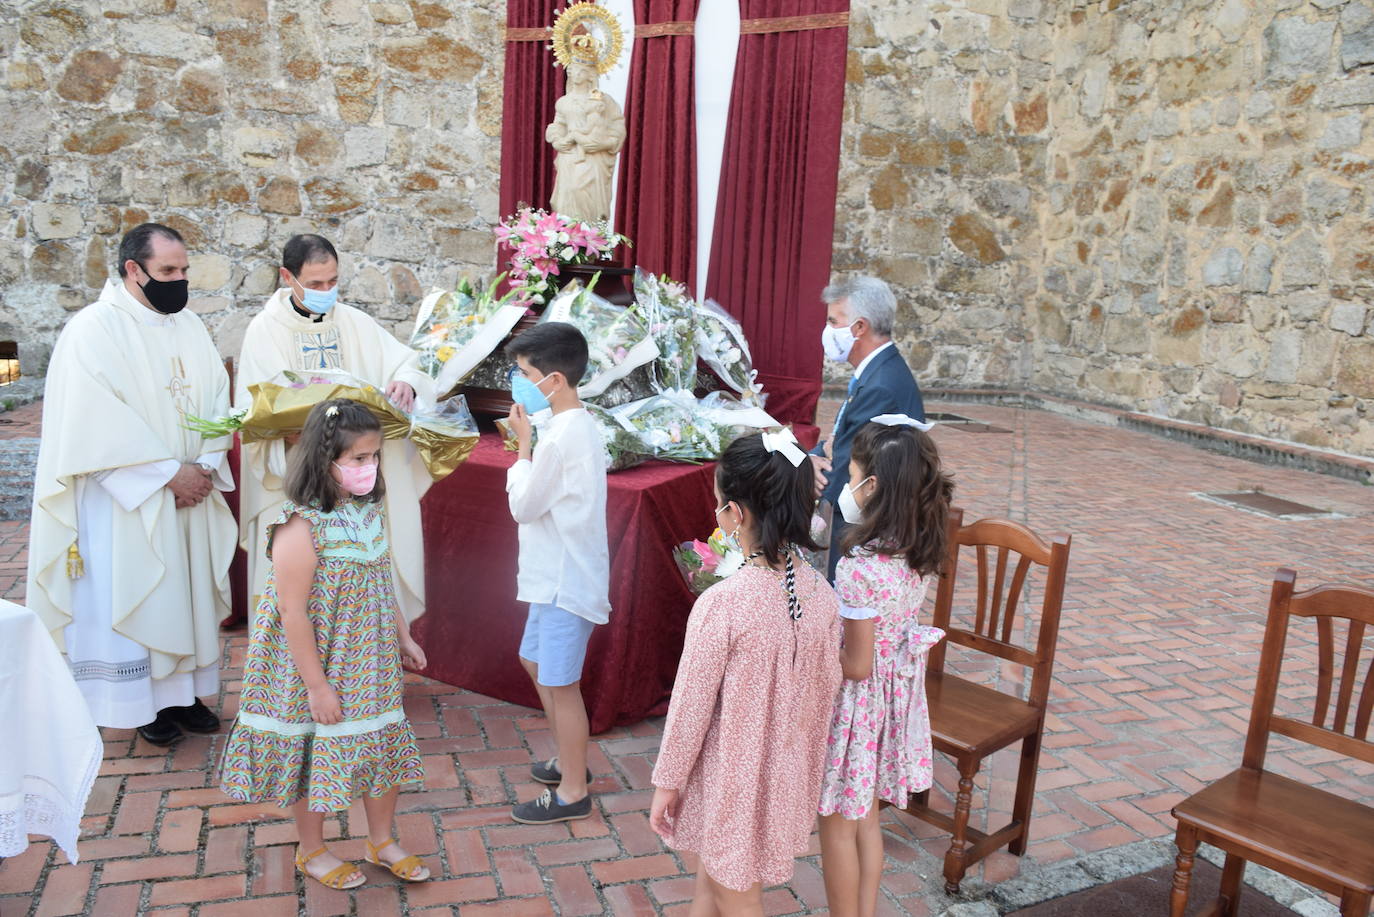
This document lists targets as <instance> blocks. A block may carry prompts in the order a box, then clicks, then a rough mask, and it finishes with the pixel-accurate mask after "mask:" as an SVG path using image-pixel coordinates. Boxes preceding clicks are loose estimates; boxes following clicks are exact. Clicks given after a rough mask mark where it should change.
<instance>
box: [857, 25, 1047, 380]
mask: <svg viewBox="0 0 1374 917" xmlns="http://www.w3.org/2000/svg"><path fill="white" fill-rule="evenodd" d="M1047 35H1048V29H1047V27H1046V25H1045V23H1044V22H1043V21H1042V11H1041V4H1040V2H1039V0H967V2H953V3H924V2H911V0H872V2H865V3H856V4H855V5H854V10H853V13H852V21H851V26H850V36H849V42H850V51H849V67H848V74H847V88H846V93H845V109H846V110H845V128H844V134H843V140H842V147H841V153H840V157H841V166H840V194H839V202H838V209H837V212H836V220H835V256H834V267H835V270H836V271H837V272H844V271H852V270H862V271H868V272H871V273H875V274H878V275H879V276H882V277H884V278H886V279H887V280H888V281H889V282H891V283H892V284H893V285H894V287H895V288H896V290H897V293H898V301H899V303H900V304H901V309H900V311H899V314H898V320H897V329H896V337H897V340H898V341H899V343H900V345H901V346H902V348H903V351H904V352H905V353H906V355H907V358H908V362H909V363H910V365H911V367H912V369H913V370H915V371H916V372H917V374H918V377H919V378H920V379H921V381H922V383H923V384H927V385H929V384H931V383H936V384H966V383H969V382H973V383H977V384H983V383H988V384H996V385H1007V386H1019V385H1021V384H1023V383H1024V382H1025V380H1026V379H1027V378H1028V376H1029V373H1030V365H1031V360H1032V357H1033V351H1032V343H1033V342H1032V340H1031V339H1030V338H1029V337H1028V336H1027V334H1026V328H1025V322H1024V321H1023V318H1022V315H1021V309H1020V307H1019V306H1018V305H1016V304H1017V303H1019V302H1021V301H1024V300H1027V299H1029V298H1030V297H1032V296H1033V295H1034V294H1035V292H1036V290H1037V288H1038V286H1039V283H1040V258H1041V256H1042V251H1043V243H1042V241H1041V228H1040V224H1041V216H1040V213H1039V210H1040V207H1039V198H1040V197H1041V196H1042V193H1041V189H1042V188H1043V185H1044V181H1043V176H1044V174H1045V172H1046V168H1047V165H1046V154H1047V149H1048V146H1049V140H1050V132H1049V129H1048V105H1049V94H1050V91H1051V88H1052V85H1051V76H1052V69H1051V66H1050V59H1051V54H1052V51H1053V49H1052V46H1051V44H1050V42H1049V40H1048V37H1047ZM832 371H833V367H832Z"/></svg>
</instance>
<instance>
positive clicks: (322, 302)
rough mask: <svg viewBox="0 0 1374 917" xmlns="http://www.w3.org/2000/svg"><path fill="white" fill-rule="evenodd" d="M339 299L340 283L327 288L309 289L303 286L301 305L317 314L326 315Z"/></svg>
mask: <svg viewBox="0 0 1374 917" xmlns="http://www.w3.org/2000/svg"><path fill="white" fill-rule="evenodd" d="M338 301H339V285H338V284H337V283H336V284H334V286H332V287H330V288H329V289H327V290H307V289H306V288H305V287H301V305H302V306H305V308H306V309H308V310H309V311H311V312H314V313H315V314H316V315H325V314H327V313H328V312H329V310H330V309H332V308H334V303H336V302H338Z"/></svg>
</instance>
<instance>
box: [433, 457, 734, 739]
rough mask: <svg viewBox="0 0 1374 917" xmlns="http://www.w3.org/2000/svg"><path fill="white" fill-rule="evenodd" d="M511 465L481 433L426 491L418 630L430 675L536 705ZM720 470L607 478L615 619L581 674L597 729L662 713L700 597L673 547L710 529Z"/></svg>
mask: <svg viewBox="0 0 1374 917" xmlns="http://www.w3.org/2000/svg"><path fill="white" fill-rule="evenodd" d="M514 462H515V455H514V453H511V452H507V451H505V449H504V448H503V447H502V445H501V442H500V440H499V439H498V438H497V436H496V435H495V434H492V433H486V434H483V436H482V439H481V441H480V443H479V444H478V446H477V448H476V449H475V450H473V453H472V455H471V456H470V457H469V458H468V460H467V462H466V463H464V464H463V465H462V466H461V467H459V468H458V470H457V471H455V472H454V473H453V474H451V475H449V476H448V477H447V478H445V479H444V480H442V481H440V482H439V483H437V484H435V485H434V486H433V487H432V488H431V489H430V491H429V493H428V494H426V496H425V498H424V500H423V501H422V503H421V508H422V511H423V518H424V538H425V589H426V593H427V595H426V611H425V615H424V617H422V618H420V619H419V620H418V621H416V622H415V623H414V624H413V625H412V627H411V632H412V633H413V634H414V636H415V638H416V640H418V641H419V642H420V645H421V646H423V647H424V649H425V653H426V655H427V656H428V657H429V668H428V669H426V670H425V674H426V675H428V676H429V677H431V678H437V679H438V680H440V681H443V682H447V683H449V684H452V685H458V686H460V687H463V688H466V689H467V690H469V691H476V692H478V693H480V694H486V695H488V696H491V697H495V698H499V699H500V700H504V701H508V702H510V703H515V704H522V705H524V706H527V707H538V706H539V698H538V695H537V694H536V693H535V690H534V687H533V686H532V685H531V684H530V680H529V677H528V676H527V675H526V674H525V670H524V669H523V668H521V666H520V661H519V659H518V649H519V646H520V635H521V633H522V632H523V630H524V626H525V614H526V608H527V606H526V605H525V604H524V603H523V602H517V601H516V600H515V591H516V590H515V573H516V558H517V553H518V546H517V541H516V525H515V521H514V520H513V519H511V515H510V509H509V508H508V504H507V502H506V469H507V468H509V467H510V466H511V465H512V464H514ZM714 473H715V464H714V463H707V464H705V465H677V464H669V463H665V462H650V463H648V464H646V465H641V466H640V467H638V468H631V469H629V470H628V471H618V472H615V473H614V474H611V475H608V476H607V479H606V482H607V491H608V492H607V500H606V529H607V535H608V537H609V540H610V558H611V582H610V599H611V620H610V623H608V624H605V625H603V626H601V627H598V628H596V630H595V631H593V633H592V638H591V643H590V644H589V646H588V649H587V662H586V666H585V667H584V669H583V673H582V694H583V697H585V698H586V701H587V716H588V719H589V720H590V724H591V731H592V732H593V733H598V732H604V731H605V730H607V729H609V728H610V727H612V726H615V725H619V724H625V723H633V722H637V721H639V720H642V719H643V718H644V717H646V716H651V715H654V714H660V713H664V712H666V710H667V700H668V695H669V694H670V693H671V692H672V689H673V678H674V676H675V675H676V674H677V662H678V656H679V655H680V654H681V652H682V640H683V635H684V633H685V631H686V626H687V615H688V614H689V613H690V611H691V609H692V602H693V600H694V597H693V596H692V593H691V592H690V591H689V590H688V589H687V586H686V584H685V583H684V582H683V579H682V575H681V574H680V573H679V572H678V569H677V564H676V562H675V561H674V560H673V555H672V549H673V547H674V546H676V545H678V544H680V543H682V542H684V541H688V540H690V539H692V538H705V537H706V536H707V535H709V534H710V533H711V530H712V529H714V528H715V520H714V519H713V517H712V510H713V509H714V508H715V503H714V495H713V493H712V489H711V484H712V475H713V474H714Z"/></svg>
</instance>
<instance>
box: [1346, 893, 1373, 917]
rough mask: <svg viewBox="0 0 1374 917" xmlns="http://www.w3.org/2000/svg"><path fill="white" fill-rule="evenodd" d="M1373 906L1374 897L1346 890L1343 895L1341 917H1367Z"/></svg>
mask: <svg viewBox="0 0 1374 917" xmlns="http://www.w3.org/2000/svg"><path fill="white" fill-rule="evenodd" d="M1371 905H1374V895H1371V894H1369V893H1368V892H1357V891H1355V890H1354V889H1346V890H1345V892H1344V893H1343V894H1342V895H1341V917H1367V915H1368V914H1369V908H1370V906H1371Z"/></svg>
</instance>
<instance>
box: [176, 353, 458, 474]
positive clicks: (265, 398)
mask: <svg viewBox="0 0 1374 917" xmlns="http://www.w3.org/2000/svg"><path fill="white" fill-rule="evenodd" d="M248 392H249V394H251V395H252V396H253V403H252V404H251V405H249V406H248V407H247V408H244V409H242V410H239V411H235V412H233V413H231V414H229V415H227V416H225V417H222V418H219V419H215V420H209V419H206V418H202V417H195V416H188V417H187V418H186V421H185V426H186V428H187V429H189V430H193V431H195V432H197V433H200V435H201V436H202V437H204V438H206V439H214V438H218V437H220V436H228V435H231V434H233V433H238V434H239V435H240V436H241V437H242V439H243V441H244V442H245V443H252V442H257V441H259V440H266V439H280V438H282V437H284V436H286V435H288V434H291V433H299V432H300V431H301V429H302V428H303V427H304V426H305V420H306V418H307V417H308V416H309V415H310V411H311V409H312V408H314V407H315V405H317V404H319V403H320V402H321V401H329V400H331V399H334V398H348V399H350V400H352V401H356V402H358V403H359V404H361V405H363V406H364V407H366V408H367V409H368V410H370V411H371V412H372V413H373V415H375V416H376V418H377V420H378V421H379V422H380V423H381V425H382V436H383V437H384V438H386V439H406V438H409V439H410V440H411V441H412V442H413V443H414V444H415V449H416V451H417V452H419V454H420V457H421V459H422V460H423V461H424V463H425V468H427V469H428V470H429V476H430V477H431V478H433V479H434V480H436V481H439V480H442V479H443V478H445V477H447V476H448V474H449V473H450V472H452V471H453V469H455V468H457V467H458V466H459V465H461V464H462V463H463V462H464V461H465V460H466V459H467V457H468V454H469V453H471V452H472V450H473V448H474V447H475V446H476V445H477V424H476V423H475V422H474V421H473V419H472V415H471V413H469V412H468V408H467V401H466V399H464V398H463V396H462V395H459V396H457V397H456V398H450V399H448V400H447V401H444V402H440V404H438V405H436V406H435V407H434V408H432V409H429V410H428V411H425V412H422V413H419V414H416V415H410V414H407V413H405V412H404V411H402V410H401V409H400V408H398V407H396V405H394V404H392V403H391V402H390V401H389V400H388V399H387V397H386V396H385V395H383V394H382V392H381V391H379V390H378V389H377V387H376V386H374V385H371V384H369V383H367V382H364V381H363V380H361V379H359V378H357V377H356V376H353V375H351V374H349V373H346V372H343V371H340V370H315V371H313V372H311V373H309V374H302V373H297V372H293V371H291V370H283V371H282V372H280V373H278V374H277V375H276V377H274V378H273V379H272V380H271V381H269V382H257V383H254V384H253V385H250V386H248Z"/></svg>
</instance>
